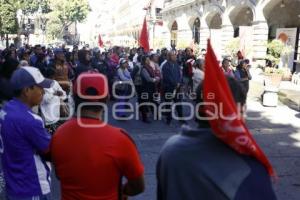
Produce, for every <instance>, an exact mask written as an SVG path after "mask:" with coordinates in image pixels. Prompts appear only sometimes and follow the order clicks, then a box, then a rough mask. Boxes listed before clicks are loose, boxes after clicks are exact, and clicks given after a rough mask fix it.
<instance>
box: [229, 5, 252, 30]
mask: <svg viewBox="0 0 300 200" xmlns="http://www.w3.org/2000/svg"><path fill="white" fill-rule="evenodd" d="M254 18H255V8H254V7H253V6H249V5H247V4H244V5H242V4H241V5H238V6H233V7H231V8H230V11H229V19H230V21H231V23H232V25H233V26H251V25H252V23H253V21H254Z"/></svg>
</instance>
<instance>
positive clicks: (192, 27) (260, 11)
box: [162, 0, 300, 61]
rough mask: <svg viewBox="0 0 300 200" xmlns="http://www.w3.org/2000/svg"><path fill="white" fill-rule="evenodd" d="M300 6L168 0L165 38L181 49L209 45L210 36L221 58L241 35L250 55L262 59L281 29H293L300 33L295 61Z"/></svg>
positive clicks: (260, 0)
mask: <svg viewBox="0 0 300 200" xmlns="http://www.w3.org/2000/svg"><path fill="white" fill-rule="evenodd" d="M299 8H300V0H165V2H164V9H163V11H162V15H163V20H164V27H163V30H164V31H163V35H162V37H163V38H164V39H165V45H166V46H171V44H172V45H176V46H177V47H178V48H182V47H184V46H187V45H189V44H191V43H195V44H199V46H200V48H206V45H207V38H209V37H210V38H211V41H212V44H213V46H214V48H215V51H216V52H217V55H218V57H222V56H224V55H226V51H225V50H226V45H228V42H230V41H231V40H232V39H233V38H235V37H240V38H243V40H244V41H243V42H240V43H243V44H242V45H244V46H246V47H247V48H248V49H250V50H249V51H250V52H249V54H250V55H249V56H250V57H251V58H253V59H254V60H256V61H260V60H263V59H265V57H266V53H267V47H266V45H265V44H266V42H267V41H268V40H270V39H274V38H276V34H277V32H278V30H279V28H291V29H290V30H288V31H292V32H295V35H296V37H295V38H296V39H295V42H294V43H295V44H294V47H295V55H294V58H295V59H294V60H298V61H299V60H300V48H298V45H299V29H300V9H299ZM241 40H242V39H241Z"/></svg>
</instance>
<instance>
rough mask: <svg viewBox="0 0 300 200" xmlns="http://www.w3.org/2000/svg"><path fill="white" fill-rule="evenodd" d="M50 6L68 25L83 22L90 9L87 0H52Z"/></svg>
mask: <svg viewBox="0 0 300 200" xmlns="http://www.w3.org/2000/svg"><path fill="white" fill-rule="evenodd" d="M50 8H51V9H52V10H53V16H55V17H57V18H58V19H59V21H60V23H61V24H62V25H64V26H66V27H68V26H69V25H70V24H72V23H74V22H82V21H83V20H85V19H86V17H87V15H88V13H89V11H90V7H89V3H88V1H87V0H52V1H51V4H50Z"/></svg>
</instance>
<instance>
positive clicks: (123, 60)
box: [119, 58, 128, 65]
mask: <svg viewBox="0 0 300 200" xmlns="http://www.w3.org/2000/svg"><path fill="white" fill-rule="evenodd" d="M127 62H128V61H127V60H126V59H125V58H121V59H120V61H119V64H120V65H122V64H124V63H127Z"/></svg>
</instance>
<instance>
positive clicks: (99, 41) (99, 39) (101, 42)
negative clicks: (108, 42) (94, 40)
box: [98, 34, 104, 48]
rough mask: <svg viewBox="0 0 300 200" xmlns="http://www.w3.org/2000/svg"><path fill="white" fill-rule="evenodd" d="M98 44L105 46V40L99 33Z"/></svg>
mask: <svg viewBox="0 0 300 200" xmlns="http://www.w3.org/2000/svg"><path fill="white" fill-rule="evenodd" d="M98 45H99V47H101V48H102V47H103V46H104V43H103V41H102V38H101V35H100V34H99V35H98Z"/></svg>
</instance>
